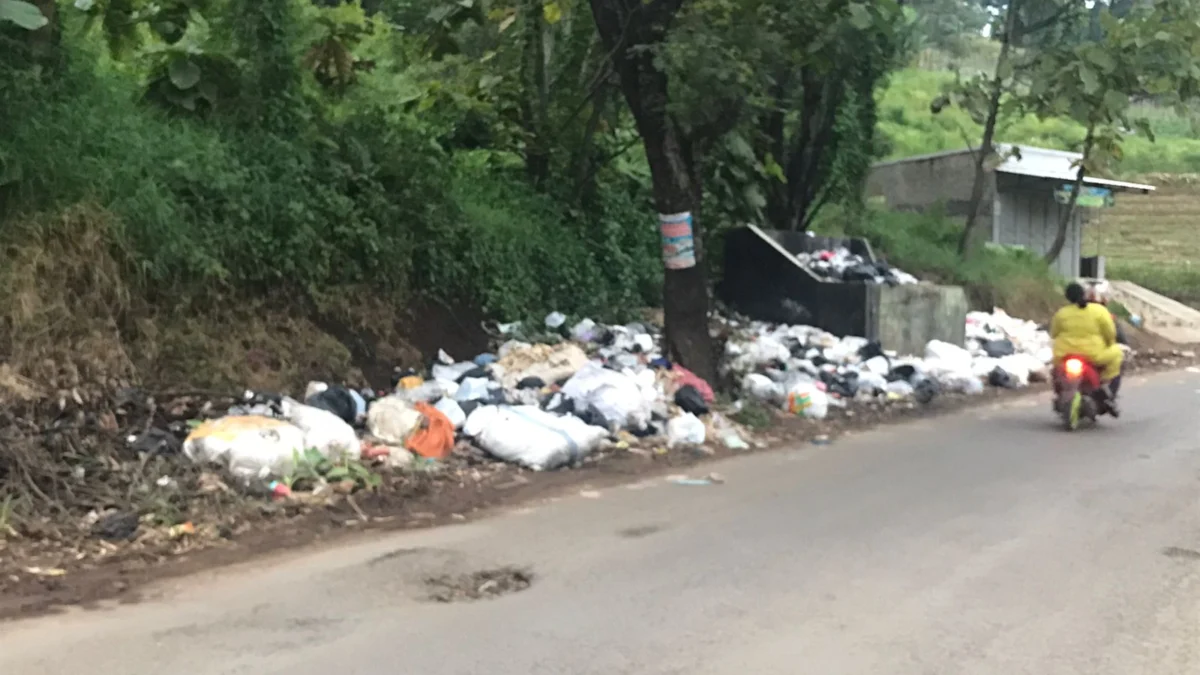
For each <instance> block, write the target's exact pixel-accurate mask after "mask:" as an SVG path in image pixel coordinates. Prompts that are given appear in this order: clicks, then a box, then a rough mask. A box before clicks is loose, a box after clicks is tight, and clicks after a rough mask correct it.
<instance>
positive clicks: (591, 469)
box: [0, 354, 1194, 620]
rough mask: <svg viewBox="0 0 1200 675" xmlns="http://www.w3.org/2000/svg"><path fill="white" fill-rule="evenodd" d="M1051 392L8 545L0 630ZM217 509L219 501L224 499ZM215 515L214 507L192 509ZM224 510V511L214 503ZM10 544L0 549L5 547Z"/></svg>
mask: <svg viewBox="0 0 1200 675" xmlns="http://www.w3.org/2000/svg"><path fill="white" fill-rule="evenodd" d="M1193 360H1194V359H1192V358H1186V359H1185V358H1183V357H1181V356H1179V355H1177V354H1176V355H1170V354H1166V355H1159V354H1149V355H1142V356H1141V357H1139V358H1138V359H1137V360H1136V361H1135V362H1134V363H1132V364H1131V370H1134V371H1139V372H1153V371H1160V370H1168V369H1172V368H1178V367H1183V366H1186V365H1190V363H1191V362H1192V361H1193ZM1044 394H1045V386H1044V385H1043V386H1034V387H1030V388H1027V389H1021V390H1002V389H988V390H987V391H985V392H984V394H982V395H979V396H972V397H964V396H943V397H939V398H938V399H935V400H934V401H933V402H932V403H930V404H928V405H924V406H920V405H915V404H911V403H903V402H902V403H898V404H889V403H885V402H881V403H878V404H867V405H859V406H854V407H853V408H852V409H847V410H833V411H831V413H830V416H829V417H828V418H827V419H825V420H822V421H820V422H813V421H810V420H803V419H799V418H790V417H779V418H778V419H777V420H776V423H775V424H774V426H772V427H771V428H770V429H768V430H766V431H764V432H762V433H761V434H759V436H758V443H757V446H756V447H752V448H751V449H748V450H730V449H728V448H725V447H721V446H716V447H709V448H702V449H671V450H667V449H666V448H657V449H655V450H652V451H648V450H643V449H638V448H634V449H621V448H616V447H614V448H609V449H607V450H605V451H602V452H599V453H596V454H595V455H593V456H590V457H588V458H587V459H586V460H584V461H583V463H582V464H580V465H579V466H576V467H573V468H570V469H563V470H559V471H551V472H530V471H525V470H522V469H520V468H518V467H515V466H512V465H508V464H502V463H498V462H495V461H491V460H489V459H486V458H484V457H482V456H481V455H479V454H478V453H472V452H462V453H458V452H456V453H455V455H454V456H452V457H451V458H450V459H449V460H447V461H446V462H443V463H440V464H439V465H437V466H432V465H431V466H429V467H426V468H420V469H418V470H414V471H406V472H403V473H397V474H394V475H391V476H388V477H387V478H386V479H385V482H384V485H383V486H382V487H380V488H379V489H378V490H375V491H372V492H359V493H356V494H354V495H353V496H350V497H348V498H343V499H340V500H337V501H336V502H335V503H333V504H311V503H305V502H303V501H298V502H297V501H270V500H265V499H259V500H257V501H254V502H251V503H247V502H245V501H242V502H240V503H239V506H238V508H237V509H236V512H234V509H233V508H232V507H230V506H229V504H225V506H226V508H227V509H229V513H228V514H227V517H226V519H225V522H226V523H228V524H224V525H222V524H220V521H219V520H216V521H213V523H210V524H208V525H206V526H205V528H206V529H207V532H206V533H203V534H206V535H207V536H202V533H201V532H183V533H178V532H174V533H172V532H170V528H163V527H143V528H140V529H141V531H142V534H141V535H140V536H138V537H135V538H132V539H131V540H127V541H106V540H105V539H104V538H101V537H97V536H87V537H84V538H81V539H78V540H74V541H72V540H70V539H64V538H63V537H61V536H59V537H49V536H48V537H46V538H44V539H37V538H34V537H28V536H26V537H20V538H14V539H9V540H7V541H6V543H4V544H0V620H12V619H18V618H23V617H28V616H33V615H39V614H46V613H52V612H54V611H56V610H59V609H61V608H64V607H67V606H83V607H94V606H96V605H97V604H98V603H101V602H104V601H120V602H125V603H136V602H138V601H140V600H141V599H142V589H143V588H144V587H145V586H146V585H147V584H149V583H151V582H155V581H160V580H164V579H169V578H172V577H179V576H184V575H187V574H190V573H193V572H197V571H201V570H208V569H212V568H216V567H221V566H225V565H231V564H235V563H241V562H246V561H249V560H251V559H254V558H257V557H260V556H265V555H269V554H272V553H277V552H281V551H292V550H297V549H301V548H304V547H306V546H311V545H313V544H315V543H317V542H321V543H324V544H329V543H336V542H338V541H342V540H344V539H345V538H347V537H354V536H363V535H364V533H367V532H373V531H375V532H377V531H389V530H402V529H415V528H428V527H436V526H440V525H446V524H452V523H457V522H464V521H467V520H472V519H477V518H480V517H485V516H486V515H488V514H489V513H493V512H495V511H497V510H499V509H504V508H507V507H512V506H514V505H518V504H522V503H529V502H534V501H537V500H541V499H545V498H549V497H554V496H559V495H563V494H567V493H570V492H572V491H577V490H582V489H594V488H602V487H607V486H611V485H615V484H621V483H625V482H629V481H632V480H636V479H641V478H645V477H652V476H656V475H662V474H666V473H679V472H683V471H688V470H690V472H691V473H697V474H698V475H703V473H700V472H698V471H697V470H696V469H698V467H699V466H700V465H702V464H704V463H706V462H709V461H713V460H718V459H723V458H727V457H732V456H736V455H740V454H748V453H751V452H767V451H771V450H774V449H779V448H783V447H795V446H797V445H800V444H805V443H813V442H817V443H822V444H823V443H826V442H835V441H836V439H837V438H838V437H839V436H841V435H843V434H845V433H847V432H853V431H861V430H866V429H870V428H873V427H877V426H880V425H884V424H894V423H899V422H904V421H908V420H914V419H923V418H929V417H936V416H940V415H946V414H950V413H954V412H957V411H960V410H963V409H966V408H971V407H977V406H981V405H987V404H990V403H995V402H999V401H1003V400H1007V399H1013V398H1016V397H1022V396H1033V395H1044ZM217 497H220V494H219V493H218V494H217ZM193 498H195V499H205V500H208V502H207V503H206V504H204V505H202V506H200V507H198V508H209V509H211V508H212V507H213V502H212V499H213V496H212V495H208V496H205V497H193ZM217 502H218V503H219V502H220V500H219V499H218V500H217ZM3 541H5V540H3V539H0V542H3Z"/></svg>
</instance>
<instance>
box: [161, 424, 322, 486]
mask: <svg viewBox="0 0 1200 675" xmlns="http://www.w3.org/2000/svg"><path fill="white" fill-rule="evenodd" d="M339 421H340V420H339ZM303 452H304V432H303V431H301V429H300V428H299V427H297V426H296V425H294V424H291V423H289V422H285V421H283V420H277V419H274V418H271V417H261V416H257V415H233V416H230V417H222V418H221V419H217V420H209V421H207V422H205V423H203V424H201V425H200V426H198V427H196V428H195V429H193V430H192V433H191V434H189V435H188V437H187V440H185V441H184V442H183V454H184V455H185V456H187V458H188V459H190V460H192V461H193V462H200V463H208V462H213V463H218V464H223V465H225V466H226V467H228V469H229V472H230V473H231V474H233V475H234V476H235V477H237V478H239V479H241V480H243V481H246V482H249V481H251V480H255V479H265V478H267V477H269V476H275V477H277V478H282V477H284V476H287V475H288V474H290V473H292V471H293V470H294V469H295V466H296V464H295V461H296V457H297V456H300V455H301V454H302V453H303Z"/></svg>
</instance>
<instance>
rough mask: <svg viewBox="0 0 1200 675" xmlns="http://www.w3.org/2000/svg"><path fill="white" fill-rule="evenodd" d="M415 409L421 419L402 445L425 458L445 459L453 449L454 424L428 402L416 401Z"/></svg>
mask: <svg viewBox="0 0 1200 675" xmlns="http://www.w3.org/2000/svg"><path fill="white" fill-rule="evenodd" d="M415 409H416V411H417V412H418V413H420V414H421V416H422V418H423V419H422V420H421V424H420V426H419V427H418V428H417V429H416V431H414V432H413V433H412V434H411V435H409V437H408V440H407V441H405V442H404V447H406V448H408V449H409V450H411V451H412V452H413V453H414V454H417V455H420V456H422V457H425V458H427V459H445V458H446V457H447V456H448V455H449V454H450V451H451V450H453V449H454V424H453V423H452V422H451V421H450V418H449V417H446V416H445V415H444V414H442V411H440V410H438V409H437V408H435V407H433V406H431V405H429V404H428V403H418V404H417V405H416V406H415Z"/></svg>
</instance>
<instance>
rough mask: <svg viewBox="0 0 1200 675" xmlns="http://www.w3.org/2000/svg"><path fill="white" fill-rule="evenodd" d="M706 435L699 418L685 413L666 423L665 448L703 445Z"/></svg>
mask: <svg viewBox="0 0 1200 675" xmlns="http://www.w3.org/2000/svg"><path fill="white" fill-rule="evenodd" d="M707 434H708V430H707V429H705V427H704V422H702V421H700V418H699V417H696V416H695V415H693V414H691V413H685V414H683V415H680V416H678V417H674V418H672V419H671V421H670V422H667V447H670V448H674V447H678V446H687V445H703V444H704V440H705V438H706V437H707Z"/></svg>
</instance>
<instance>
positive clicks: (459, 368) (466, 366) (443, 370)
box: [429, 361, 479, 382]
mask: <svg viewBox="0 0 1200 675" xmlns="http://www.w3.org/2000/svg"><path fill="white" fill-rule="evenodd" d="M478 367H479V366H477V365H475V364H474V363H473V362H471V361H463V362H462V363H455V364H453V365H445V364H442V363H438V364H434V366H433V368H432V369H430V371H429V373H430V375H433V379H435V380H445V381H447V382H458V381H459V380H461V379H463V376H464V375H466V374H467V373H469V372H471V371H472V370H475V369H476V368H478Z"/></svg>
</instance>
